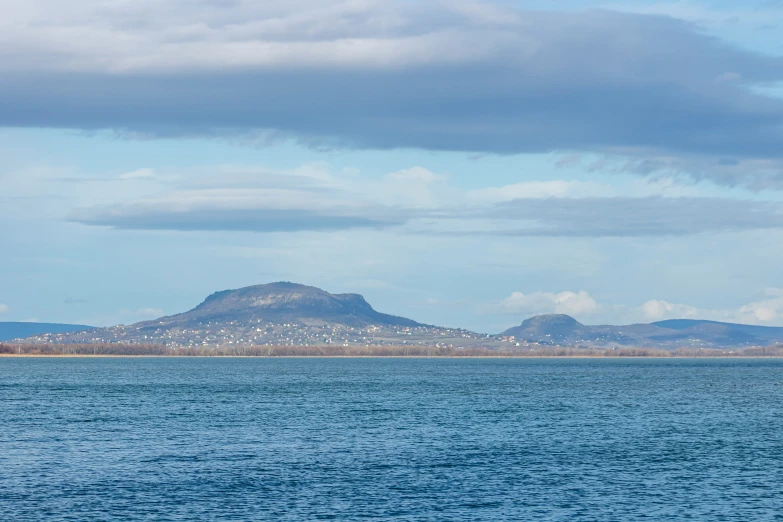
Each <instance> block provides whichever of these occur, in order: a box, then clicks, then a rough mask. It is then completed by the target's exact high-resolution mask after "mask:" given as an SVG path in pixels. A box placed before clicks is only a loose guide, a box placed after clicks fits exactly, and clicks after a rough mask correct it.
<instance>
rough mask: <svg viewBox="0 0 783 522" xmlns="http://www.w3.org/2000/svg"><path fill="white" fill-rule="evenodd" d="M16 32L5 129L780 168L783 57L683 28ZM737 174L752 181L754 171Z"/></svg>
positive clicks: (94, 19) (57, 10)
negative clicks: (562, 153)
mask: <svg viewBox="0 0 783 522" xmlns="http://www.w3.org/2000/svg"><path fill="white" fill-rule="evenodd" d="M0 20H2V21H0V34H1V35H2V37H0V46H2V47H4V48H6V49H13V52H12V53H10V52H8V53H0V67H2V70H3V71H4V74H3V77H2V78H1V79H0V125H3V126H33V127H35V126H39V127H63V128H79V129H88V130H96V129H114V130H115V131H116V132H119V133H121V134H126V135H131V136H196V135H198V136H226V135H244V136H247V137H249V139H253V137H255V138H256V139H259V140H262V141H263V140H272V141H274V140H278V139H289V138H290V139H295V140H298V141H299V142H301V143H305V144H310V145H318V146H344V147H356V148H379V149H390V148H399V147H414V148H422V149H432V150H465V151H480V152H496V153H523V152H541V151H552V150H574V151H589V152H597V153H601V154H604V153H618V154H620V155H622V156H629V157H633V158H639V157H641V158H647V157H654V158H672V157H673V158H684V159H682V160H681V162H680V163H681V165H683V168H691V167H689V165H697V166H702V167H703V166H706V170H704V171H699V172H697V173H696V174H697V175H700V176H711V173H710V170H711V167H710V166H716V165H717V160H718V159H720V158H733V159H735V160H736V161H740V162H742V161H747V162H748V165H751V166H753V165H756V163H755V162H764V161H766V162H772V164H774V165H775V168H776V169H777V171H778V172H779V171H780V165H781V160H782V159H783V152H781V151H783V147H781V142H783V100H780V99H778V98H775V97H772V96H766V95H764V94H761V93H760V92H758V91H757V90H753V89H752V87H755V86H758V85H766V84H771V83H774V82H777V81H781V80H783V60H781V58H780V57H775V56H767V55H761V54H756V53H753V52H751V51H745V50H742V49H739V48H736V47H732V46H729V45H726V44H725V43H724V42H722V41H720V40H717V39H715V38H713V37H709V36H706V35H704V34H703V33H702V32H701V31H700V30H699V28H698V27H697V26H695V25H692V24H691V23H687V22H684V21H682V20H678V19H675V18H672V17H668V16H659V15H652V14H631V13H620V12H613V11H601V10H593V11H580V12H567V11H562V12H546V11H526V10H521V9H516V8H512V7H503V6H500V5H493V4H479V3H473V2H459V3H447V2H435V1H423V2H379V1H367V2H336V1H331V2H315V1H314V0H309V1H302V0H299V1H292V2H282V1H273V2H262V3H257V2H256V3H250V2H228V3H226V2H209V1H206V0H199V1H194V0H172V1H170V2H162V3H161V2H152V1H141V2H133V3H127V2H123V3H121V4H112V3H106V2H98V0H78V1H76V2H69V3H68V4H63V3H62V2H59V1H55V0H32V1H30V2H26V3H25V6H24V7H19V6H13V7H11V6H10V5H8V6H6V7H5V8H0ZM606 35H612V38H607V37H606ZM0 48H1V47H0ZM47 85H57V87H58V88H57V89H56V90H53V89H46V88H42V86H47ZM85 92H88V93H89V95H85ZM640 155H641V156H640ZM686 160H687V161H686ZM725 175H726V173H725V172H723V171H721V173H719V174H718V179H720V180H722V181H725V182H727V183H734V184H752V183H754V182H755V176H756V172H755V171H753V170H750V171H749V170H733V171H731V172H730V178H729V179H727V180H726V179H724V176H725ZM763 176H768V174H763Z"/></svg>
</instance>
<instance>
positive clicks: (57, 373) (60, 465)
mask: <svg viewBox="0 0 783 522" xmlns="http://www.w3.org/2000/svg"><path fill="white" fill-rule="evenodd" d="M320 519H331V520H366V519H374V520H466V521H467V520H470V521H497V520H568V521H630V520H699V521H702V520H704V521H712V520H716V521H718V520H742V521H755V520H762V521H763V520H783V361H781V360H649V359H646V360H503V359H498V360H495V359H478V360H476V359H472V360H452V359H425V360H410V359H407V360H390V359H185V358H176V359H154V358H151V359H84V358H82V359H61V358H57V359H11V358H5V359H0V520H20V521H24V520H75V521H91V520H320Z"/></svg>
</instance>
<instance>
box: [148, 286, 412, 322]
mask: <svg viewBox="0 0 783 522" xmlns="http://www.w3.org/2000/svg"><path fill="white" fill-rule="evenodd" d="M248 320H249V321H254V320H261V321H263V322H269V323H299V324H319V325H320V324H340V325H346V326H365V325H378V326H384V325H385V326H421V325H420V323H417V322H416V321H413V320H411V319H405V318H404V317H397V316H394V315H388V314H383V313H380V312H376V311H375V310H374V309H373V307H372V306H370V304H369V303H368V302H367V301H365V300H364V297H362V296H361V295H359V294H330V293H329V292H326V291H324V290H321V289H320V288H316V287H313V286H305V285H300V284H296V283H288V282H281V283H270V284H266V285H257V286H248V287H245V288H240V289H238V290H224V291H222V292H216V293H214V294H212V295H210V296H209V297H207V298H206V299H205V300H204V302H203V303H201V304H200V305H198V306H197V307H196V308H194V309H193V310H190V311H189V312H185V313H183V314H177V315H173V316H170V317H164V318H161V319H156V320H154V321H148V324H151V325H160V324H167V323H168V324H171V323H176V324H185V325H187V324H192V323H194V322H195V323H203V322H205V321H221V322H222V321H248Z"/></svg>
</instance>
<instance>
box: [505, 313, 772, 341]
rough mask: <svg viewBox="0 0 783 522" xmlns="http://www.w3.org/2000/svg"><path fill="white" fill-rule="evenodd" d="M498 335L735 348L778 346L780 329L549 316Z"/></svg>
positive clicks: (695, 321)
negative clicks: (617, 322)
mask: <svg viewBox="0 0 783 522" xmlns="http://www.w3.org/2000/svg"><path fill="white" fill-rule="evenodd" d="M500 335H501V336H509V337H510V336H513V337H514V338H516V339H523V340H526V341H530V342H538V343H544V344H559V345H564V346H582V345H585V346H586V345H590V346H611V345H617V346H634V347H640V348H653V347H655V348H669V349H673V348H680V347H702V348H739V347H743V346H766V345H770V344H776V343H781V342H783V327H775V326H755V325H745V324H734V323H722V322H719V321H709V320H698V319H671V320H666V321H657V322H654V323H650V324H632V325H627V326H610V325H597V326H586V325H584V324H582V323H580V322H579V321H577V320H576V319H574V318H572V317H570V316H567V315H560V314H549V315H539V316H535V317H532V318H530V319H527V320H525V321H524V322H522V324H521V325H519V326H515V327H513V328H509V329H508V330H506V331H505V332H503V333H502V334H500Z"/></svg>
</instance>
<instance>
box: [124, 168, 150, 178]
mask: <svg viewBox="0 0 783 522" xmlns="http://www.w3.org/2000/svg"><path fill="white" fill-rule="evenodd" d="M154 177H155V171H154V170H152V169H137V170H134V171H131V172H126V173H124V174H120V176H119V179H152V178H154Z"/></svg>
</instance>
